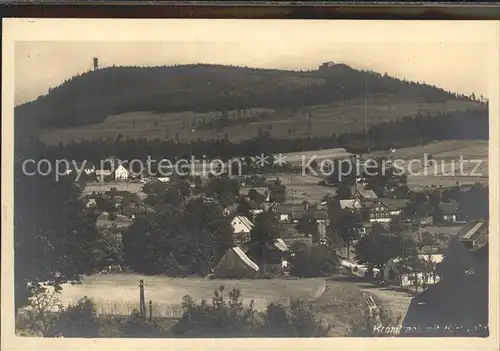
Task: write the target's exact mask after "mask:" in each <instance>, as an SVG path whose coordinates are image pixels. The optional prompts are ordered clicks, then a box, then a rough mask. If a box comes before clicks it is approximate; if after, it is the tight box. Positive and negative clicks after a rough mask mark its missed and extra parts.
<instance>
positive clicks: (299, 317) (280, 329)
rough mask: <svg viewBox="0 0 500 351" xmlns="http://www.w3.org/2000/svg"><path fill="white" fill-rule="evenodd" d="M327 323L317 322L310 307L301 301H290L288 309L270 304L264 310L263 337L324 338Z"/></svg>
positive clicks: (326, 333)
mask: <svg viewBox="0 0 500 351" xmlns="http://www.w3.org/2000/svg"><path fill="white" fill-rule="evenodd" d="M330 329H331V328H330V326H329V325H328V323H326V322H324V321H321V320H318V318H317V316H316V314H314V313H313V311H312V306H311V305H309V306H306V304H305V302H304V301H303V300H292V301H291V303H290V307H285V306H283V305H277V304H274V303H271V304H269V305H268V306H267V310H266V324H265V325H264V327H263V328H262V331H263V334H264V335H265V336H280V337H290V336H295V337H325V336H328V332H329V331H330Z"/></svg>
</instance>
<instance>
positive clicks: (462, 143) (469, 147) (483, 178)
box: [368, 140, 488, 189]
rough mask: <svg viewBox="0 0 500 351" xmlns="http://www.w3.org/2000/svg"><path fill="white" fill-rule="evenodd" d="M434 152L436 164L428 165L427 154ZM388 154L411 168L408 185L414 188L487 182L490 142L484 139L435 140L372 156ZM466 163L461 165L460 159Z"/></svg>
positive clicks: (372, 155)
mask: <svg viewBox="0 0 500 351" xmlns="http://www.w3.org/2000/svg"><path fill="white" fill-rule="evenodd" d="M426 154H427V156H429V155H432V157H433V158H434V160H435V161H436V163H435V164H434V165H431V166H427V167H426V166H425V163H424V156H425V155H426ZM381 156H387V157H388V158H389V159H391V160H394V161H395V160H401V161H403V162H400V161H398V164H399V165H401V166H402V167H404V168H405V170H408V171H409V170H411V173H408V186H409V187H410V188H411V189H418V188H428V187H432V186H443V187H448V186H454V185H456V183H457V182H458V183H459V185H465V184H473V183H476V182H479V183H484V184H486V183H488V142H487V141H481V140H450V141H442V142H433V143H430V144H428V145H424V146H417V147H413V148H403V149H399V150H396V152H393V153H391V152H389V151H377V152H373V153H372V154H371V155H370V156H368V157H369V158H375V157H381ZM461 157H462V159H463V161H464V162H463V163H462V164H461V163H460V162H461V161H460V160H461V159H460V158H461Z"/></svg>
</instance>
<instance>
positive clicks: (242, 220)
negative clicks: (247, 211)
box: [231, 216, 253, 245]
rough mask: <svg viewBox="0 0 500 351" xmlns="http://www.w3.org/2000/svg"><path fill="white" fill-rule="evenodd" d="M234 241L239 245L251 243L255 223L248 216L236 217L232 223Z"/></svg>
mask: <svg viewBox="0 0 500 351" xmlns="http://www.w3.org/2000/svg"><path fill="white" fill-rule="evenodd" d="M231 227H232V228H233V239H234V241H235V243H236V244H237V245H239V244H241V243H246V242H248V241H250V232H251V231H252V228H253V223H252V222H251V221H250V220H249V219H248V218H247V217H246V216H236V217H234V218H233V220H232V221H231Z"/></svg>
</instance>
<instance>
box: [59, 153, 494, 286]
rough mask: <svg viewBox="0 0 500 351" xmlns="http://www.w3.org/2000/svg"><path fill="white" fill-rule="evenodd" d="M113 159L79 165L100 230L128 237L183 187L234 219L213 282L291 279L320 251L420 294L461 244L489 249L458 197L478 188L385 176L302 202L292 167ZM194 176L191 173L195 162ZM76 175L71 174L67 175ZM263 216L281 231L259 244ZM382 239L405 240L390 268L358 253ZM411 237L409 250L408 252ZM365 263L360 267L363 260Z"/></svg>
mask: <svg viewBox="0 0 500 351" xmlns="http://www.w3.org/2000/svg"><path fill="white" fill-rule="evenodd" d="M110 159H111V160H115V161H117V163H116V164H113V162H108V164H109V165H110V167H111V168H109V169H107V170H100V169H96V167H95V165H94V164H92V163H87V164H85V166H83V167H82V166H81V165H79V166H78V167H76V168H75V169H79V170H80V172H81V170H82V169H83V170H84V174H80V176H79V178H80V182H82V181H83V183H82V184H84V185H83V186H84V188H83V194H84V197H85V199H86V203H87V207H89V208H95V209H96V210H98V212H99V213H100V215H99V217H98V225H99V226H101V227H113V228H115V229H116V230H117V233H120V232H122V231H124V230H126V228H127V227H128V226H130V225H131V224H132V222H133V219H134V218H135V216H136V215H137V214H140V213H147V211H148V210H149V211H155V210H154V208H153V207H154V206H151V204H149V205H148V200H147V198H148V196H149V195H151V194H153V195H154V194H155V192H157V193H158V192H162V191H166V190H167V189H169V188H175V187H176V186H177V185H178V184H179V182H180V181H182V182H186V184H187V185H186V186H187V187H188V188H189V190H187V192H188V193H189V195H188V196H187V197H186V200H185V201H186V202H187V201H189V200H192V199H195V198H198V199H201V200H202V201H203V202H207V203H211V204H215V205H216V206H219V207H220V209H221V212H220V213H221V215H222V216H223V217H225V218H226V219H228V220H229V221H230V225H231V229H232V242H233V245H234V246H233V247H231V248H229V249H228V250H227V252H226V253H225V254H224V255H223V256H222V258H220V261H219V262H217V263H216V264H214V265H213V266H212V267H210V272H211V273H210V276H212V277H216V278H231V279H242V278H258V277H263V276H273V277H279V276H287V275H289V274H290V269H291V263H290V262H291V261H293V257H294V255H295V254H296V253H297V251H298V250H300V249H304V248H307V247H311V246H312V245H321V246H324V247H327V248H329V249H331V250H333V251H334V252H335V254H336V255H337V257H338V259H339V264H340V267H342V269H343V270H342V271H343V272H348V274H351V275H357V276H367V275H368V274H370V275H371V277H372V279H373V280H374V281H380V282H383V284H387V285H391V286H398V287H402V288H407V289H413V288H414V289H415V291H418V289H426V288H427V287H428V286H429V285H432V284H435V283H437V282H438V281H439V279H440V278H439V274H438V273H437V269H436V267H437V266H438V265H439V264H440V263H441V262H442V260H443V254H444V253H445V251H446V250H447V249H448V247H449V243H450V241H453V240H452V239H453V238H456V239H458V240H459V241H460V242H461V243H463V245H464V247H465V248H466V249H467V250H468V252H470V253H471V255H472V257H474V258H476V256H475V254H474V252H476V250H478V248H481V247H483V246H484V245H487V242H488V225H487V220H486V219H487V218H478V217H477V216H475V217H473V218H474V219H469V218H468V217H470V215H469V214H468V213H466V209H465V208H466V206H464V205H462V207H461V206H460V199H461V198H463V197H464V196H462V197H460V194H463V193H466V192H467V191H471V190H470V188H471V186H469V187H468V188H469V189H468V190H467V191H464V190H463V189H461V188H460V187H458V186H455V187H448V188H443V187H434V188H431V189H430V190H427V191H420V192H411V191H409V190H408V187H407V186H406V183H405V177H404V176H403V177H402V176H391V172H386V173H387V174H389V175H384V176H383V177H382V176H372V177H369V176H366V175H357V176H356V177H354V176H348V177H345V178H344V179H343V180H342V181H340V182H337V184H334V185H331V186H321V185H316V186H317V187H319V188H321V189H322V193H324V194H325V195H324V196H323V197H322V198H321V199H316V201H314V200H311V199H303V200H302V201H300V200H299V201H295V202H294V199H293V193H294V192H293V184H290V183H288V185H289V186H288V187H285V186H284V185H283V184H282V180H280V177H279V175H281V176H282V177H283V178H284V179H286V178H288V176H290V178H291V176H293V174H294V173H295V174H296V173H297V172H295V171H294V170H293V169H290V168H289V169H286V170H284V169H283V168H280V167H278V168H279V169H275V170H273V169H272V168H271V169H266V170H265V172H264V173H263V172H262V171H263V170H262V169H261V167H258V166H257V165H256V164H253V168H251V169H252V171H253V172H255V173H250V174H247V175H245V176H242V175H238V176H235V177H230V176H229V175H228V173H227V172H226V173H224V172H219V173H222V175H220V176H218V177H215V176H214V175H213V174H202V173H198V174H195V176H193V175H188V176H183V177H179V176H175V175H172V176H169V177H162V176H160V177H151V176H149V177H147V176H145V175H144V174H133V172H132V171H130V170H127V168H126V167H124V165H119V163H118V160H117V159H115V158H110ZM247 162H248V161H247ZM197 167H198V166H197ZM275 167H276V166H275ZM198 168H199V167H198ZM186 169H191V167H190V165H187V166H186ZM193 169H194V168H193ZM219 170H220V169H219ZM247 170H248V169H247ZM75 172H76V171H75ZM75 172H73V173H75ZM286 172H288V173H286ZM71 173H72V171H71V170H68V172H67V174H68V175H69V174H71ZM200 174H201V176H200ZM276 174H279V175H278V176H277V175H276ZM102 177H104V178H102ZM224 178H225V179H231V180H232V181H233V182H234V183H233V186H234V187H236V188H237V189H238V190H237V191H238V193H237V194H235V193H234V192H233V193H223V195H224V196H222V197H221V196H220V195H221V194H222V193H221V192H217V191H215V192H214V191H207V189H209V188H210V183H214V181H215V180H220V179H224ZM354 178H355V179H354ZM101 179H105V180H104V181H99V180H101ZM319 183H320V184H324V181H321V180H320V181H319ZM381 184H382V185H381ZM474 187H480V188H482V186H481V185H472V188H474ZM373 189H376V190H377V192H375V191H374V190H373ZM466 189H467V188H466ZM471 192H472V191H471ZM228 194H231V196H228ZM290 194H291V198H290V196H289V195H290ZM463 201H466V200H463ZM259 216H262V217H264V216H270V217H271V218H273V219H274V220H275V223H276V225H277V227H276V228H274V229H275V230H276V231H275V233H274V234H273V235H272V236H270V238H271V241H269V240H264V241H257V242H255V241H252V230H253V229H254V228H255V223H256V221H258V217H259ZM332 219H333V221H332ZM274 229H273V230H274ZM383 237H398V238H403V239H402V241H401V244H400V246H401V247H398V248H396V249H395V250H394V248H392V252H389V251H390V250H391V249H386V248H384V251H386V252H384V253H383V254H382V255H381V256H382V261H380V257H377V258H375V259H372V260H371V261H370V257H369V256H370V255H373V253H370V252H368V251H369V250H368V251H367V252H365V253H362V252H361V253H360V252H357V250H356V247H357V246H360V245H359V243H360V242H363V241H367V238H383ZM406 240H408V242H409V244H407V247H406V248H405V247H404V246H405V242H406ZM255 245H258V246H261V245H263V247H262V248H260V247H259V250H258V251H262V254H261V255H258V256H260V257H258V258H257V257H255V251H256V250H255ZM384 245H385V244H384ZM359 250H362V249H361V248H359V249H358V251H359ZM375 250H377V249H375ZM483 251H484V250H481V252H483ZM486 252H487V250H486ZM252 253H253V255H252ZM377 254H379V253H377ZM360 256H361V257H360ZM363 256H366V257H368V258H366V257H363ZM360 258H361V261H362V262H360V261H358V260H359V259H360ZM479 259H480V260H481V259H483V258H479ZM114 267H115V269H116V265H115V266H114ZM107 269H108V270H112V267H108V268H107Z"/></svg>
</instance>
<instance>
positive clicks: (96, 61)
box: [94, 57, 99, 71]
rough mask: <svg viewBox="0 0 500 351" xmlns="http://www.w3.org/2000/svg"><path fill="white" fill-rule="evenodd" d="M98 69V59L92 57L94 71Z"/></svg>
mask: <svg viewBox="0 0 500 351" xmlns="http://www.w3.org/2000/svg"><path fill="white" fill-rule="evenodd" d="M98 68H99V58H98V57H94V71H95V70H96V69H98Z"/></svg>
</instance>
